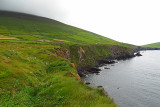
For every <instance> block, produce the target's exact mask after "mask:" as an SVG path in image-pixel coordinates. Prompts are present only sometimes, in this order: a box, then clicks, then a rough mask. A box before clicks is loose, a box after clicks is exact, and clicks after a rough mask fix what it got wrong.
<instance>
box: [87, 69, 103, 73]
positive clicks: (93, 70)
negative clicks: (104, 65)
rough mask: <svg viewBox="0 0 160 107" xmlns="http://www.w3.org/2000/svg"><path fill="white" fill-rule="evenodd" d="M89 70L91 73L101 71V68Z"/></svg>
mask: <svg viewBox="0 0 160 107" xmlns="http://www.w3.org/2000/svg"><path fill="white" fill-rule="evenodd" d="M87 71H88V72H90V73H99V71H101V69H99V68H90V69H88V70H87Z"/></svg>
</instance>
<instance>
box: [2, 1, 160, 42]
mask: <svg viewBox="0 0 160 107" xmlns="http://www.w3.org/2000/svg"><path fill="white" fill-rule="evenodd" d="M0 10H10V11H17V12H23V13H30V14H35V15H39V16H44V17H48V18H52V19H55V20H58V21H61V22H63V23H66V24H69V25H72V26H76V27H79V28H82V29H85V30H88V31H91V32H94V33H97V34H100V35H103V36H106V37H108V38H111V39H114V40H116V41H120V42H124V43H130V44H134V45H144V44H149V43H154V42H160V0H0Z"/></svg>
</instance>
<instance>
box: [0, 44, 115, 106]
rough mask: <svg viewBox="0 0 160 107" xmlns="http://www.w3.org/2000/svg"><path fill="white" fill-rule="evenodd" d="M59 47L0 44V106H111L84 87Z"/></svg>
mask: <svg viewBox="0 0 160 107" xmlns="http://www.w3.org/2000/svg"><path fill="white" fill-rule="evenodd" d="M56 49H59V46H53V45H40V44H36V45H35V44H25V43H24V44H17V43H12V44H11V43H5V44H4V43H0V62H1V63H0V106H2V107H11V106H20V107H23V106H28V107H31V106H38V107H39V106H40V107H42V106H44V107H53V106H56V105H57V106H58V105H59V106H97V107H98V106H101V107H103V106H104V107H106V106H115V104H114V103H113V101H112V100H110V99H109V98H107V97H106V96H104V95H103V94H102V91H100V90H98V89H91V88H89V87H88V86H86V85H84V84H83V83H82V82H81V80H80V77H79V76H78V74H77V72H76V69H75V68H74V66H73V65H72V64H71V63H70V62H69V61H68V60H66V59H64V58H62V57H58V56H57V55H56V53H54V51H55V50H56Z"/></svg>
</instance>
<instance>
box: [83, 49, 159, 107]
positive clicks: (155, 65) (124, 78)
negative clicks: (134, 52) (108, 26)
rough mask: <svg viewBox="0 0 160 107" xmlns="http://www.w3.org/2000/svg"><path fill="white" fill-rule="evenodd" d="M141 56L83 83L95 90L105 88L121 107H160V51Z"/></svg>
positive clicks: (88, 77)
mask: <svg viewBox="0 0 160 107" xmlns="http://www.w3.org/2000/svg"><path fill="white" fill-rule="evenodd" d="M141 54H142V55H143V56H140V57H134V58H131V59H128V60H125V61H122V60H121V61H118V63H115V64H108V65H105V66H102V67H99V68H100V69H101V70H102V71H100V75H96V74H89V75H88V76H87V77H83V78H82V79H83V81H85V82H90V83H91V84H90V85H91V86H93V87H97V86H103V87H104V89H105V90H106V91H107V93H108V95H109V96H110V97H111V98H113V99H114V101H115V103H116V104H117V105H118V106H120V107H160V50H154V51H141ZM104 67H108V68H110V69H104Z"/></svg>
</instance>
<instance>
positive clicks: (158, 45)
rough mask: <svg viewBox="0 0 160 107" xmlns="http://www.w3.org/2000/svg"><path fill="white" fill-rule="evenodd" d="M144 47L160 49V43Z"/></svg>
mask: <svg viewBox="0 0 160 107" xmlns="http://www.w3.org/2000/svg"><path fill="white" fill-rule="evenodd" d="M143 47H151V48H160V42H157V43H152V44H147V45H143Z"/></svg>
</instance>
